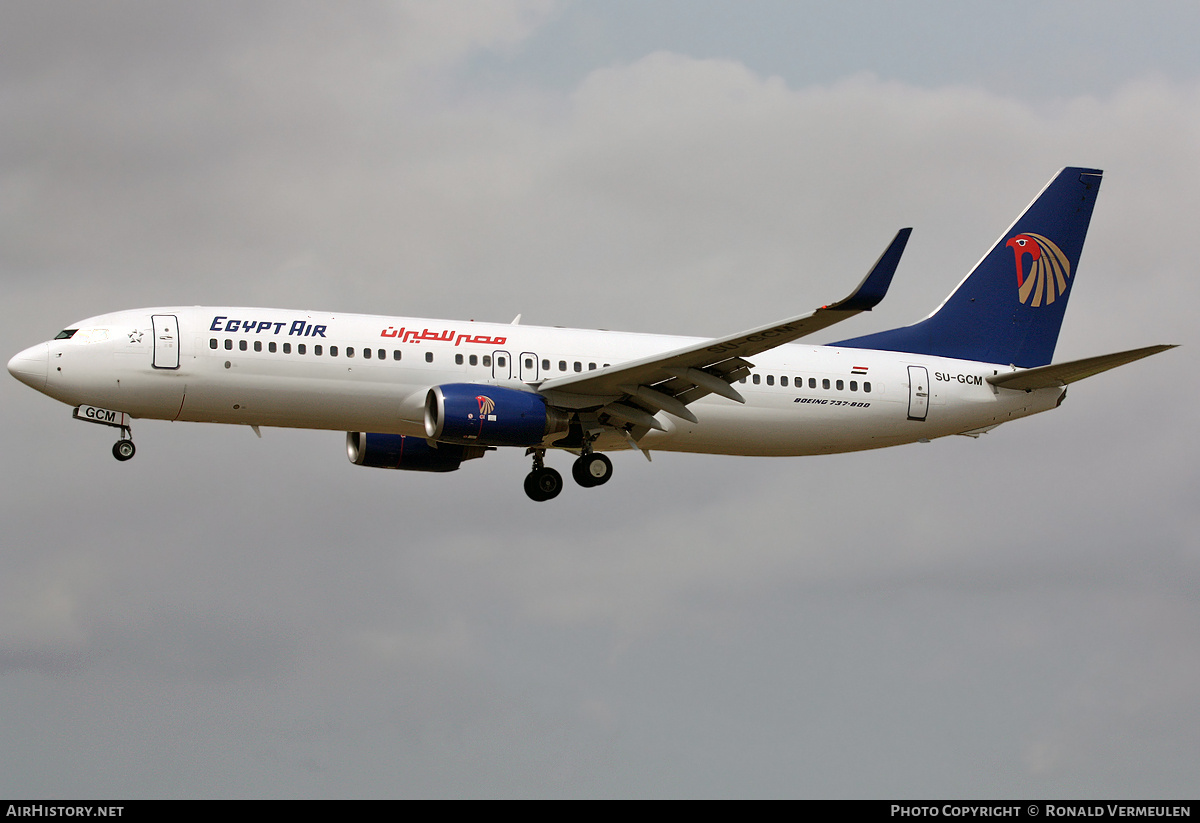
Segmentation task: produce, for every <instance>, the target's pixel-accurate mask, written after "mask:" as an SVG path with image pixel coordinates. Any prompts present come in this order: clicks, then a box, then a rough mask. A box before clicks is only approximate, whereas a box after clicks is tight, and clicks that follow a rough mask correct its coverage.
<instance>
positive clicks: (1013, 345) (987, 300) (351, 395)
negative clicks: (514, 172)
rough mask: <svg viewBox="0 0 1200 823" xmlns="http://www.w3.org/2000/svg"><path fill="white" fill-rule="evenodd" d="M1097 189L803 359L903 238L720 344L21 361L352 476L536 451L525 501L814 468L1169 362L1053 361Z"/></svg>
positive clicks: (116, 338)
mask: <svg viewBox="0 0 1200 823" xmlns="http://www.w3.org/2000/svg"><path fill="white" fill-rule="evenodd" d="M1100 180H1101V172H1099V171H1097V170H1093V169H1080V168H1067V169H1063V170H1062V171H1061V172H1059V173H1058V175H1056V176H1055V177H1054V178H1053V179H1052V180H1051V181H1050V183H1049V184H1047V186H1046V187H1045V188H1044V189H1043V190H1042V192H1041V193H1040V194H1039V195H1038V197H1037V198H1035V199H1034V201H1033V203H1031V204H1030V205H1029V207H1028V208H1026V210H1025V211H1024V212H1022V214H1021V216H1020V217H1018V218H1017V220H1016V221H1015V222H1014V223H1013V224H1012V226H1010V227H1009V229H1008V230H1007V231H1006V232H1005V233H1004V234H1003V235H1001V237H1000V239H999V240H998V241H997V242H996V243H995V245H994V246H993V247H992V248H991V250H990V251H989V252H988V253H987V254H986V255H985V256H984V257H983V259H982V260H981V261H980V262H979V264H978V265H976V267H975V268H974V269H973V270H972V271H971V272H970V273H969V274H968V275H967V277H966V278H965V279H964V280H963V281H962V282H961V283H960V284H959V286H958V287H957V288H956V289H955V291H954V292H953V293H952V294H951V295H950V296H949V297H948V298H947V299H946V301H945V302H944V303H942V305H941V306H939V307H938V309H937V310H935V311H934V312H933V313H932V314H931V315H929V317H927V318H925V319H924V320H922V321H921V322H919V323H916V324H914V325H912V326H905V327H903V328H899V329H892V330H890V331H884V332H879V333H876V334H871V335H866V336H863V337H858V338H853V339H849V340H843V341H840V342H838V343H832V344H829V345H808V344H803V343H796V342H794V341H796V340H799V339H800V338H802V337H805V336H807V335H810V334H812V333H814V332H817V331H819V330H821V329H824V328H827V327H828V326H831V325H833V324H834V323H837V322H839V321H841V320H844V319H845V318H847V317H851V316H853V315H855V314H858V313H859V312H863V311H869V310H870V309H871V308H872V307H874V306H875V305H877V304H878V303H879V301H880V300H882V299H883V297H884V295H885V294H886V292H887V289H888V286H889V285H890V283H891V279H892V275H893V273H894V272H895V270H896V265H897V263H898V262H899V259H900V255H901V254H902V252H903V250H904V246H905V243H906V242H907V241H908V236H909V232H910V230H909V229H903V230H901V231H900V232H899V233H898V234H897V235H896V237H895V239H894V240H893V241H892V242H891V244H890V245H889V246H888V248H887V249H886V250H885V251H884V253H883V255H882V256H881V257H880V258H879V260H878V261H877V262H876V264H875V266H874V267H873V268H872V269H871V271H870V272H869V273H868V274H867V276H866V278H864V280H863V281H862V283H860V284H859V286H858V288H856V289H855V290H854V292H853V293H851V294H850V296H849V297H847V298H845V299H844V300H841V301H839V302H837V303H832V304H830V305H827V306H822V307H821V308H819V309H817V310H816V311H814V312H811V313H809V314H805V315H800V316H797V317H791V318H788V319H786V320H784V321H782V322H779V323H772V324H769V325H766V326H761V327H759V328H756V329H751V330H749V331H746V332H742V333H739V334H734V335H731V336H729V337H724V338H719V339H698V338H682V337H666V336H663V335H649V334H628V333H621V332H607V331H586V330H580V329H559V328H541V327H536V326H523V325H516V324H505V325H500V324H492V323H476V322H473V321H471V322H463V321H452V320H430V319H425V318H413V317H382V316H371V315H344V314H322V313H318V312H307V311H286V310H280V309H256V308H202V307H189V308H182V307H164V308H154V309H137V310H132V311H122V312H116V313H113V314H105V315H101V316H99V317H92V318H88V319H87V320H82V321H80V322H78V323H74V324H72V325H71V326H70V327H69V328H67V329H65V330H63V331H62V332H61V333H60V334H59V335H58V336H57V337H56V338H55V339H53V340H50V341H48V342H45V343H39V344H37V345H36V346H33V347H31V348H29V349H26V350H25V351H23V352H21V353H20V354H18V355H16V356H15V357H13V358H12V360H10V361H9V364H8V370H9V371H10V372H11V373H12V374H13V376H14V377H16V378H17V379H18V380H20V381H21V382H23V383H26V384H28V385H29V386H32V387H33V388H35V389H37V390H38V391H40V392H43V393H44V394H47V395H49V396H50V397H53V398H55V399H56V400H60V401H62V402H64V403H67V404H69V405H71V406H74V407H75V410H74V416H75V417H76V418H77V419H80V420H85V421H87V422H93V423H100V424H103V425H108V426H113V427H115V428H119V429H120V430H121V437H120V439H119V440H118V441H117V443H116V444H115V445H114V446H113V454H114V455H115V456H116V457H117V458H118V459H120V460H127V459H129V458H130V457H132V456H133V453H134V448H133V441H132V437H131V430H130V420H131V419H132V418H154V419H160V420H187V421H196V422H211V423H233V424H241V425H249V426H253V427H254V428H255V431H257V430H258V427H259V426H285V427H294V428H313V429H333V430H341V431H346V432H348V434H347V449H348V453H349V456H350V459H351V460H352V461H353V462H354V463H356V464H358V465H365V466H373V467H379V468H392V469H409V470H416V471H453V470H455V469H457V468H459V465H460V464H461V463H462V462H463V461H464V460H468V459H471V458H475V457H480V456H482V455H483V454H484V453H485V452H486V451H488V450H489V449H491V448H495V447H501V446H513V447H519V448H525V449H527V450H528V452H527V453H529V454H531V455H532V457H533V469H532V471H531V472H530V473H529V474H528V476H527V477H526V479H525V491H526V493H527V494H528V495H529V496H530V497H531V498H533V499H534V500H548V499H550V498H552V497H554V496H555V495H557V494H558V492H559V491H560V490H561V488H562V478H561V476H560V475H559V473H558V472H556V471H555V470H554V469H552V468H550V467H548V466H546V465H544V462H543V458H544V456H545V454H546V451H547V450H548V449H564V450H567V451H570V452H573V453H574V454H576V455H578V456H577V458H576V459H575V461H574V463H573V465H572V474H573V476H574V478H575V480H576V481H577V482H578V483H579V484H580V485H582V486H596V485H599V484H601V483H604V482H606V481H607V480H608V479H609V477H610V476H611V474H612V464H611V462H610V461H609V459H608V458H607V457H606V456H605V455H604V452H606V451H614V450H620V449H631V448H632V449H637V450H640V451H643V452H644V453H645V454H646V455H647V457H648V456H649V454H650V452H651V451H653V450H655V449H662V450H668V451H683V452H704V453H713V454H739V455H805V454H828V453H832V452H844V451H855V450H860V449H874V448H881V447H883V446H894V445H898V444H901V443H911V442H914V441H918V440H929V439H931V438H934V437H942V436H944V435H948V434H968V435H978V434H979V433H981V432H984V431H987V430H988V429H991V428H993V427H995V426H997V425H999V424H1000V423H1004V422H1006V421H1009V420H1013V419H1016V418H1018V417H1025V416H1027V415H1030V414H1035V413H1037V412H1041V411H1046V410H1047V409H1052V408H1055V407H1056V406H1057V405H1058V404H1059V403H1060V402H1061V401H1062V399H1063V396H1064V395H1065V392H1066V385H1067V384H1068V383H1071V382H1073V381H1075V380H1080V379H1082V378H1084V377H1089V376H1091V375H1093V374H1097V373H1099V372H1101V371H1105V370H1107V369H1111V368H1113V367H1115V366H1119V365H1122V364H1124V363H1128V362H1130V361H1132V360H1136V359H1139V358H1141V357H1146V356H1148V355H1150V354H1155V353H1157V352H1160V351H1163V350H1164V349H1167V348H1170V346H1150V347H1147V348H1144V349H1136V350H1133V351H1127V352H1121V353H1118V354H1110V355H1101V356H1099V357H1092V358H1087V359H1086V360H1078V361H1073V362H1070V363H1060V364H1054V365H1050V362H1051V359H1052V357H1053V354H1054V347H1055V343H1056V341H1057V338H1058V332H1059V328H1060V326H1061V324H1062V318H1063V313H1064V311H1065V309H1066V305H1067V300H1068V298H1069V297H1070V293H1071V288H1072V286H1073V284H1074V281H1075V279H1076V273H1077V269H1078V264H1079V257H1080V253H1081V251H1082V248H1083V241H1084V238H1085V236H1086V234H1087V227H1088V223H1089V222H1090V219H1091V214H1092V207H1093V205H1094V203H1095V199H1096V193H1097V191H1098V190H1099V187H1100Z"/></svg>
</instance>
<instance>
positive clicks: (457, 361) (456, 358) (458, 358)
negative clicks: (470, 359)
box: [454, 354, 463, 366]
mask: <svg viewBox="0 0 1200 823" xmlns="http://www.w3.org/2000/svg"><path fill="white" fill-rule="evenodd" d="M462 364H463V356H462V355H461V354H456V355H454V365H456V366H461V365H462Z"/></svg>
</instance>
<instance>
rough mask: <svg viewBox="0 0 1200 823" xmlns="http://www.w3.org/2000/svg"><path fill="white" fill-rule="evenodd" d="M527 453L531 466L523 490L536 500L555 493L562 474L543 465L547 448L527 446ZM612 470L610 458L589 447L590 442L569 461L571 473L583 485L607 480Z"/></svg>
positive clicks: (549, 497)
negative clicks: (570, 462)
mask: <svg viewBox="0 0 1200 823" xmlns="http://www.w3.org/2000/svg"><path fill="white" fill-rule="evenodd" d="M529 453H530V454H532V455H533V470H532V471H531V472H529V474H527V475H525V494H527V495H529V499H530V500H535V501H537V502H539V503H541V502H543V501H545V500H551V499H553V498H555V497H558V494H559V492H561V491H562V488H563V479H562V475H561V474H559V473H558V472H556V471H555V470H554V469H552V468H550V467H548V466H546V465H545V462H544V460H545V457H546V450H545V449H530V450H529ZM612 473H613V466H612V461H611V460H609V459H608V457H606V456H605V455H603V454H600V453H599V452H594V451H592V449H591V445H590V444H587V445H585V447H584V451H583V454H581V455H579V457H578V458H576V459H575V462H574V463H573V464H572V465H571V476H572V477H574V478H575V482H576V483H578V484H579V485H580V486H583V487H584V488H585V489H590V488H592V487H593V486H599V485H602V484H604V483H607V482H608V480H609V478H611V477H612Z"/></svg>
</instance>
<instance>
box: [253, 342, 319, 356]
mask: <svg viewBox="0 0 1200 823" xmlns="http://www.w3.org/2000/svg"><path fill="white" fill-rule="evenodd" d="M254 350H255V351H262V341H261V340H255V341H254ZM320 353H321V347H320V346H317V354H320Z"/></svg>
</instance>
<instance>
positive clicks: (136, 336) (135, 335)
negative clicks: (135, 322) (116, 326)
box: [129, 329, 142, 343]
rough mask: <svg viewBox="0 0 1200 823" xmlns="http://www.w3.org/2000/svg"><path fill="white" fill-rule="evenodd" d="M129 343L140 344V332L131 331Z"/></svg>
mask: <svg viewBox="0 0 1200 823" xmlns="http://www.w3.org/2000/svg"><path fill="white" fill-rule="evenodd" d="M129 342H130V343H141V342H142V333H141V332H140V331H138V330H137V329H134V330H133V331H131V332H130V333H129Z"/></svg>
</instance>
